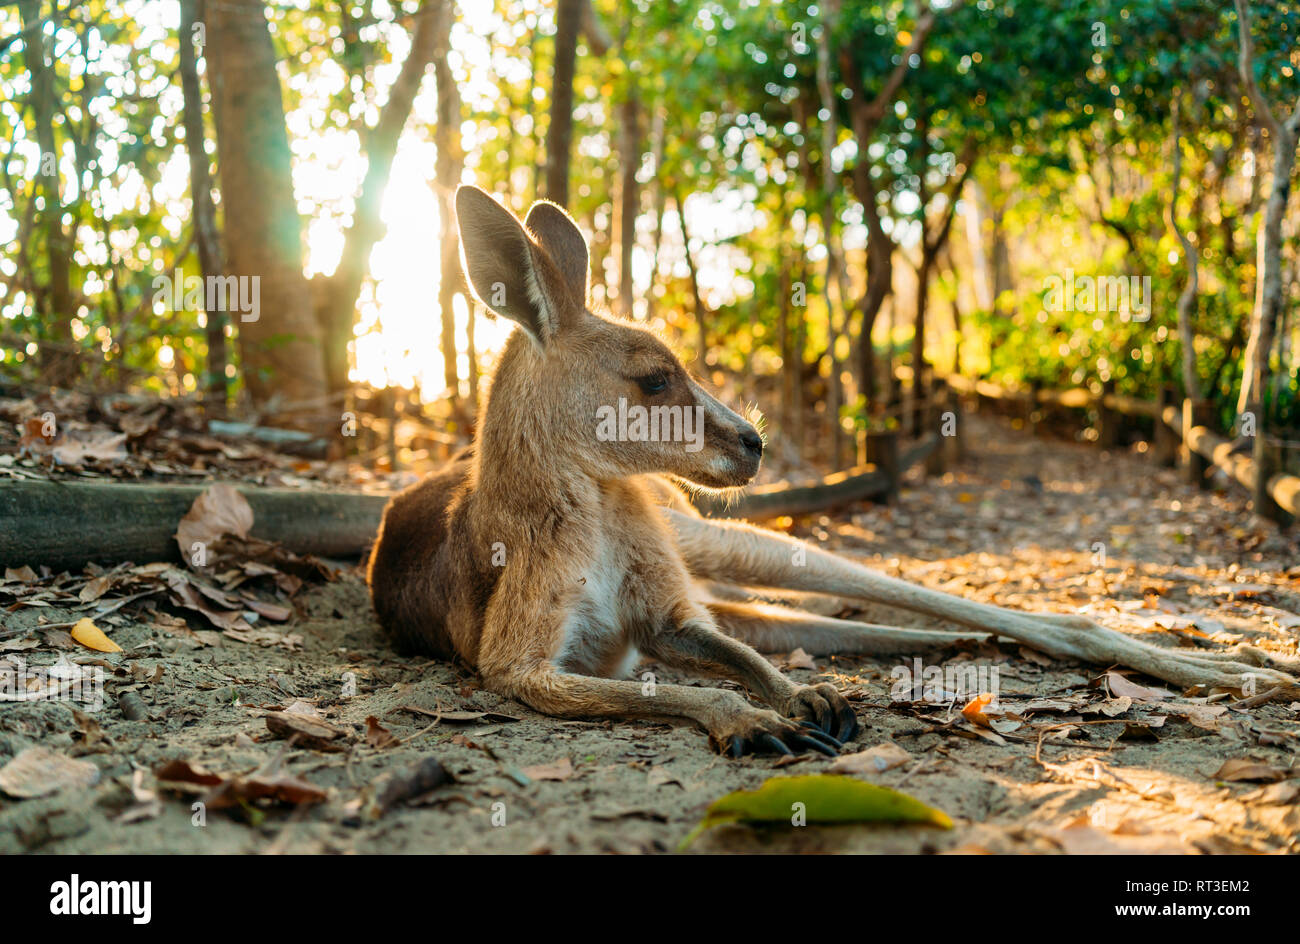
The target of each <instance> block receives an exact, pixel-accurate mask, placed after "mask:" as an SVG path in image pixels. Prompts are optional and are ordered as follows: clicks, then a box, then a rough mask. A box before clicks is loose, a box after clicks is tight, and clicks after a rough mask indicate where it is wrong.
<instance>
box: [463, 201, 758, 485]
mask: <svg viewBox="0 0 1300 944" xmlns="http://www.w3.org/2000/svg"><path fill="white" fill-rule="evenodd" d="M456 216H457V219H458V222H459V226H460V244H461V256H462V262H463V264H464V267H465V275H466V280H467V281H468V283H469V285H470V287H471V289H472V290H473V292H474V295H475V297H477V298H478V299H479V301H481V302H482V303H483V304H484V305H486V306H487V307H488V308H490V309H492V310H493V311H494V312H496V313H497V314H499V315H502V316H504V317H506V318H509V319H511V320H512V321H514V322H515V323H516V324H518V325H519V326H520V327H521V328H522V329H523V333H524V334H525V335H526V337H527V341H524V340H522V339H521V338H520V337H518V336H516V337H513V338H512V339H511V342H510V344H509V345H508V346H507V349H506V352H505V353H504V354H503V355H502V359H501V363H500V365H499V367H498V369H497V372H496V375H495V377H494V378H493V382H492V393H491V398H490V402H489V406H488V409H487V413H486V415H485V417H484V420H483V426H482V430H481V436H482V439H483V440H484V443H485V455H486V454H489V452H488V451H489V450H491V449H492V448H494V446H495V445H500V447H501V448H502V449H504V450H510V451H514V452H525V453H530V454H534V455H537V456H538V457H539V458H544V459H548V460H550V461H552V462H555V463H558V464H559V465H561V466H563V465H565V464H567V465H568V466H569V467H570V468H574V469H575V471H580V472H581V473H583V474H586V475H589V476H591V477H593V478H595V479H600V480H605V479H612V478H621V477H624V476H629V475H639V474H643V473H651V472H660V473H666V474H669V475H674V476H678V477H680V478H682V479H685V480H687V481H689V482H694V483H695V484H697V485H703V486H707V487H711V488H727V487H730V486H738V485H744V484H745V483H747V482H749V481H750V480H751V479H752V478H753V477H754V474H755V473H756V472H757V471H758V464H759V459H760V458H761V457H762V454H763V440H762V437H760V436H759V435H758V432H757V431H756V430H755V429H754V427H753V425H752V424H750V423H749V422H748V421H747V420H745V419H744V418H742V417H741V416H739V415H737V414H736V413H734V412H732V411H731V410H729V409H728V408H727V407H725V406H723V404H722V403H720V402H719V401H718V400H717V399H715V398H714V397H712V396H710V395H709V394H708V393H707V392H705V391H704V389H703V388H701V386H700V385H699V384H698V383H697V382H696V381H695V380H694V379H693V378H692V377H691V376H690V374H688V373H687V371H686V368H685V367H683V366H682V362H681V361H680V360H679V359H678V358H677V356H676V355H675V354H674V353H673V352H672V351H671V350H670V349H669V348H668V346H667V345H666V344H664V343H663V341H661V340H660V339H659V338H658V337H656V336H655V335H654V334H653V333H652V332H650V331H648V330H646V329H644V328H641V327H638V326H636V325H633V324H629V323H627V322H623V321H616V320H612V319H610V318H605V317H602V316H600V315H597V314H594V313H593V312H592V311H590V310H589V309H588V308H587V287H588V253H587V241H586V239H584V238H583V235H582V233H581V232H580V231H579V229H578V227H577V225H576V224H575V223H574V222H573V220H572V219H571V218H570V217H569V215H568V214H567V213H565V212H564V210H562V209H560V207H558V206H556V205H555V204H553V203H545V202H540V203H535V204H534V205H533V207H532V209H530V210H529V211H528V216H527V218H526V219H525V220H524V222H523V224H520V222H519V220H518V219H517V218H516V217H515V215H514V214H513V213H511V212H510V211H509V210H507V209H506V208H505V207H503V206H502V205H501V204H499V203H497V201H496V200H494V199H493V198H492V197H490V196H489V195H488V194H487V193H485V192H484V191H482V190H480V189H478V188H477V187H461V188H460V189H459V190H458V191H457V193H456Z"/></svg>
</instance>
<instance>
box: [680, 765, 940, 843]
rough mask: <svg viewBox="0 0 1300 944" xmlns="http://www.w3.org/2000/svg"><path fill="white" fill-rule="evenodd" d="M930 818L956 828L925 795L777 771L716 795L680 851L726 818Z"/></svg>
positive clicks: (850, 780)
mask: <svg viewBox="0 0 1300 944" xmlns="http://www.w3.org/2000/svg"><path fill="white" fill-rule="evenodd" d="M799 819H802V822H805V823H928V824H930V825H932V826H938V827H940V828H942V829H951V828H952V820H951V819H949V817H948V814H946V813H944V812H942V811H941V810H936V809H935V808H934V807H932V806H926V805H925V804H924V803H922V802H921V801H920V800H917V799H915V798H914V797H910V796H908V795H907V794H906V793H899V792H898V791H897V790H890V789H889V788H888V787H880V786H877V785H876V784H874V783H864V782H863V781H861V780H858V779H856V778H854V777H842V776H838V775H836V774H808V775H806V776H802V777H773V778H772V779H770V780H768V781H767V782H765V783H764V784H763V785H762V786H761V787H759V788H758V789H757V790H737V791H736V792H734V793H728V794H727V795H726V796H723V797H720V798H719V799H717V800H715V801H714V802H713V804H712V805H711V806H710V807H709V809H708V811H707V812H706V813H705V814H704V819H703V820H702V821H701V822H700V824H699V825H698V826H696V827H695V828H694V829H693V830H691V832H690V835H688V836H687V837H686V838H685V839H683V840H682V842H681V845H680V846H678V847H677V851H679V852H680V851H682V850H683V849H685V848H687V847H688V846H689V845H690V844H691V843H693V842H694V841H695V840H696V839H697V838H698V837H699V835H700V834H701V833H703V832H704V831H705V830H707V829H711V828H712V827H714V826H717V825H719V824H721V823H736V822H743V823H789V824H791V825H794V824H795V822H796V821H797V820H799Z"/></svg>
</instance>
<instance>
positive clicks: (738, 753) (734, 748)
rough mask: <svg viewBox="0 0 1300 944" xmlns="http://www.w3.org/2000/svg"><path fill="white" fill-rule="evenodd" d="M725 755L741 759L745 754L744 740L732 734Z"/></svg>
mask: <svg viewBox="0 0 1300 944" xmlns="http://www.w3.org/2000/svg"><path fill="white" fill-rule="evenodd" d="M727 754H728V755H729V756H731V757H743V756H744V754H745V739H744V738H742V737H741V736H740V735H739V734H733V735H732V736H731V743H730V744H729V745H728V747H727Z"/></svg>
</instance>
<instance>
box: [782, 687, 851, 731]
mask: <svg viewBox="0 0 1300 944" xmlns="http://www.w3.org/2000/svg"><path fill="white" fill-rule="evenodd" d="M779 707H780V708H781V711H782V713H783V714H786V715H788V716H789V717H791V718H794V719H796V720H799V721H809V722H812V723H814V724H816V725H817V727H819V728H820V729H821V730H822V731H824V732H825V733H826V734H829V735H831V736H832V737H834V738H835V739H836V740H837V741H840V742H844V741H851V740H853V738H854V737H855V736H856V735H857V733H858V718H857V715H855V714H854V713H853V706H852V705H850V704H849V703H848V701H847V700H845V698H844V696H843V695H841V694H840V692H839V689H837V688H836V687H835V686H834V685H832V684H830V683H829V682H822V683H821V684H819V685H800V686H799V687H797V688H796V689H795V690H794V692H793V693H792V695H791V697H790V700H789V701H788V702H787V703H786V704H784V705H781V706H779Z"/></svg>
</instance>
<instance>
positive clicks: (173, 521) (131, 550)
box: [0, 481, 388, 571]
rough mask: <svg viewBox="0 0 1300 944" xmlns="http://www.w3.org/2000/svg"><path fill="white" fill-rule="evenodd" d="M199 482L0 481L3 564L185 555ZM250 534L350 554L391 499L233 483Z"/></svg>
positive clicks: (298, 547) (364, 542) (75, 564)
mask: <svg viewBox="0 0 1300 944" xmlns="http://www.w3.org/2000/svg"><path fill="white" fill-rule="evenodd" d="M204 488H206V486H203V485H136V484H124V483H119V482H64V481H47V482H33V481H23V482H7V483H4V484H0V567H21V566H23V565H24V564H25V565H28V566H30V567H33V568H36V567H40V566H42V565H44V566H47V567H50V568H51V569H53V570H56V571H57V570H66V569H69V568H73V569H78V568H80V567H82V566H83V565H84V564H85V563H86V562H87V561H91V560H93V561H95V562H96V563H99V564H113V563H119V562H121V561H134V562H135V563H138V564H140V563H146V562H149V561H165V560H175V561H179V560H180V551H179V549H178V548H177V546H176V541H175V540H174V538H173V535H175V533H176V526H177V524H178V523H179V522H180V520H181V517H182V516H184V514H185V513H186V512H187V511H189V508H190V505H192V504H193V503H194V499H195V498H197V497H198V496H199V494H200V493H201V492H202V491H203V490H204ZM236 488H237V489H238V490H239V492H240V493H241V494H242V495H243V496H244V497H245V498H246V499H247V500H248V503H249V505H251V506H252V508H253V530H252V535H253V536H254V537H257V538H262V539H263V540H267V541H275V542H277V543H279V544H283V545H284V546H285V547H287V548H288V549H289V550H291V551H294V552H296V553H299V554H316V555H318V556H321V557H354V556H356V555H358V554H360V553H362V552H363V551H364V550H365V549H366V548H367V547H368V546H369V545H370V542H371V541H373V540H374V537H375V532H376V531H377V530H378V528H379V517H380V514H381V513H382V512H383V508H384V504H385V503H386V502H387V500H388V498H387V496H384V495H366V494H362V493H359V492H337V491H310V490H295V489H272V488H257V487H255V486H246V485H236Z"/></svg>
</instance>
